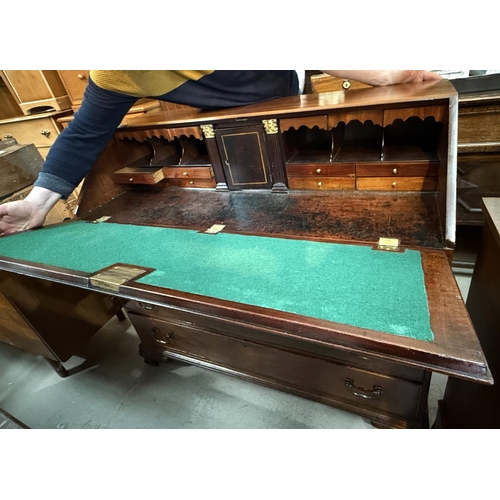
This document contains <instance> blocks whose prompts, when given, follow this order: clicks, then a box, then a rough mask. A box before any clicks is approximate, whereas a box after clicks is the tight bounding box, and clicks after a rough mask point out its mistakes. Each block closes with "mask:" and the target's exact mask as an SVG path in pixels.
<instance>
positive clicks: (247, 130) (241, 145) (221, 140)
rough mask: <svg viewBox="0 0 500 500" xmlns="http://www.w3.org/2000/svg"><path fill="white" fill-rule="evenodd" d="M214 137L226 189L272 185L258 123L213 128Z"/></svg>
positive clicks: (256, 187) (263, 140)
mask: <svg viewBox="0 0 500 500" xmlns="http://www.w3.org/2000/svg"><path fill="white" fill-rule="evenodd" d="M215 137H216V140H217V145H218V147H219V151H220V156H221V159H222V164H223V167H224V173H225V175H226V181H227V186H228V188H229V189H230V190H239V189H264V188H270V187H271V186H272V178H271V172H270V168H269V158H268V154H267V149H266V143H265V137H264V131H263V128H262V126H260V125H256V126H251V127H241V128H237V127H235V128H227V129H221V130H216V131H215Z"/></svg>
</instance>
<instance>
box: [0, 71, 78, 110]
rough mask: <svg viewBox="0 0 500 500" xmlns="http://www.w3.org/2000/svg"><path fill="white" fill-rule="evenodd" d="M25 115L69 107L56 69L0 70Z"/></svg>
mask: <svg viewBox="0 0 500 500" xmlns="http://www.w3.org/2000/svg"><path fill="white" fill-rule="evenodd" d="M2 73H3V80H4V82H5V84H6V85H7V86H8V87H9V88H10V91H11V94H12V95H13V97H14V98H15V99H16V101H17V103H18V104H19V107H20V108H21V111H22V112H23V113H24V114H25V115H31V114H33V113H39V112H42V111H45V112H48V111H62V110H65V109H68V108H69V107H70V99H69V97H68V95H67V92H66V89H65V87H64V85H63V83H62V81H61V79H60V78H59V75H58V73H57V71H56V70H6V69H5V70H2Z"/></svg>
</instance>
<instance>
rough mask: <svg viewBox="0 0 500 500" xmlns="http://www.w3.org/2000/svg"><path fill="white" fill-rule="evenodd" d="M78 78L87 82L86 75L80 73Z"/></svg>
mask: <svg viewBox="0 0 500 500" xmlns="http://www.w3.org/2000/svg"><path fill="white" fill-rule="evenodd" d="M76 76H77V77H78V79H79V80H85V75H82V74H81V73H78V75H76Z"/></svg>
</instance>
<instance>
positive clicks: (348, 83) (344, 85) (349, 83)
mask: <svg viewBox="0 0 500 500" xmlns="http://www.w3.org/2000/svg"><path fill="white" fill-rule="evenodd" d="M342 87H343V88H344V89H345V90H347V89H348V88H350V87H351V82H350V81H349V80H344V81H343V82H342Z"/></svg>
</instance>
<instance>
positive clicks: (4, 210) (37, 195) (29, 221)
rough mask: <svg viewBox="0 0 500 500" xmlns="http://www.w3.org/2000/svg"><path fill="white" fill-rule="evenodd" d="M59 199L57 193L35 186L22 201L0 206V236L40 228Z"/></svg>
mask: <svg viewBox="0 0 500 500" xmlns="http://www.w3.org/2000/svg"><path fill="white" fill-rule="evenodd" d="M60 197H61V195H60V194H59V193H55V192H53V191H50V190H48V189H45V188H40V187H36V186H35V187H34V188H33V189H32V191H31V192H30V194H29V195H28V196H27V197H26V198H25V199H24V200H18V201H12V202H10V203H5V204H3V205H0V235H5V234H13V233H18V232H20V231H26V230H27V229H32V228H35V227H39V226H41V225H42V224H43V222H44V221H45V217H46V216H47V214H48V213H49V211H50V209H51V208H52V207H53V206H54V205H55V204H56V202H57V200H58V199H59V198H60Z"/></svg>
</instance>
